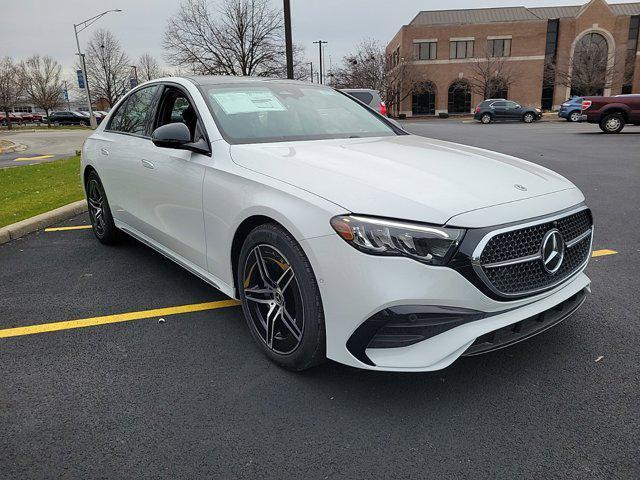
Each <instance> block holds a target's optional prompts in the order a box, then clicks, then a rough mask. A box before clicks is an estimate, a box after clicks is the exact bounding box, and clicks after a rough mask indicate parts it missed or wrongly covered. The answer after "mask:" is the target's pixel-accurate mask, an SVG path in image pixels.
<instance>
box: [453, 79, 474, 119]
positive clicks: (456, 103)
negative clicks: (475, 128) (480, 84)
mask: <svg viewBox="0 0 640 480" xmlns="http://www.w3.org/2000/svg"><path fill="white" fill-rule="evenodd" d="M470 112H471V86H470V85H469V82H468V81H466V80H464V79H462V78H461V79H459V80H455V81H454V82H453V83H452V84H451V85H449V113H470Z"/></svg>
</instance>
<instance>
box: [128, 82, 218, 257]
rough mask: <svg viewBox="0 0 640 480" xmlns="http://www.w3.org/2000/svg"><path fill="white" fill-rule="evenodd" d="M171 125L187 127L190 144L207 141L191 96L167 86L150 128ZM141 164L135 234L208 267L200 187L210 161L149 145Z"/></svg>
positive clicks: (192, 154)
mask: <svg viewBox="0 0 640 480" xmlns="http://www.w3.org/2000/svg"><path fill="white" fill-rule="evenodd" d="M175 122H181V123H184V124H186V125H187V127H189V131H190V132H191V136H192V139H191V140H192V141H196V140H198V139H199V138H201V137H205V138H206V135H205V130H204V125H203V123H202V121H201V119H200V115H199V113H198V111H197V109H196V108H195V106H194V103H193V101H192V99H191V97H190V95H189V94H188V93H187V92H186V91H185V90H184V89H182V87H180V86H178V85H174V84H171V85H165V86H164V87H163V91H162V94H161V97H160V100H159V103H158V108H157V113H156V115H155V118H154V119H153V122H152V125H151V130H153V129H155V128H158V127H160V126H162V125H166V124H169V123H175ZM140 161H141V162H142V163H141V164H140V167H141V170H140V172H141V173H140V176H139V177H138V179H139V180H138V181H137V186H136V189H137V191H138V192H139V195H140V197H141V205H140V207H141V208H140V213H139V216H140V218H139V220H140V223H139V224H140V227H139V230H140V231H141V232H142V233H143V234H145V235H146V236H148V237H150V238H151V239H153V240H155V241H156V242H158V243H160V244H161V245H163V246H164V247H166V248H167V249H169V250H171V251H172V252H173V253H175V254H177V255H179V256H180V257H182V258H184V259H186V260H188V261H190V262H192V263H193V264H195V265H197V266H198V267H200V268H203V269H206V268H207V260H206V244H205V233H204V217H203V211H202V185H203V180H204V173H205V168H206V167H207V165H209V164H210V161H211V157H209V156H206V155H202V154H200V153H195V152H191V151H188V150H177V149H173V148H163V147H157V146H155V145H154V144H153V143H152V142H147V143H146V144H145V145H144V148H143V149H142V151H141V156H140Z"/></svg>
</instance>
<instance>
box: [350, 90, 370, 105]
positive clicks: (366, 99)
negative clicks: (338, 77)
mask: <svg viewBox="0 0 640 480" xmlns="http://www.w3.org/2000/svg"><path fill="white" fill-rule="evenodd" d="M349 95H351V96H352V97H355V98H357V99H358V100H360V101H361V102H362V103H364V104H366V105H371V101H372V100H373V95H371V94H370V93H369V92H349Z"/></svg>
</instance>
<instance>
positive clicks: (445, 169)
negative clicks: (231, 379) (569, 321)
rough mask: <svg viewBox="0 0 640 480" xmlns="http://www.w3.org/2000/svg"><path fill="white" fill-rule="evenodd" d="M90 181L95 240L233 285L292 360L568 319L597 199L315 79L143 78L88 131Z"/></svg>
mask: <svg viewBox="0 0 640 480" xmlns="http://www.w3.org/2000/svg"><path fill="white" fill-rule="evenodd" d="M82 176H83V184H84V185H85V190H86V194H87V199H88V205H89V212H90V217H91V222H92V225H93V229H94V232H95V235H96V236H97V238H98V239H99V240H100V241H101V242H103V243H106V244H108V243H111V242H114V241H116V240H117V237H118V236H119V235H120V234H121V232H126V233H128V234H129V235H132V236H134V237H135V238H137V239H139V240H141V241H142V242H144V243H146V244H148V245H149V246H151V247H153V248H155V249H157V250H159V251H160V252H162V253H163V254H164V255H166V256H167V257H169V258H171V259H172V260H174V261H175V262H177V263H179V264H180V265H181V266H183V267H184V268H186V269H188V270H189V271H191V272H193V273H194V274H195V275H197V276H198V277H200V278H202V279H204V280H206V281H207V282H209V283H210V284H211V285H213V286H214V287H216V288H218V289H220V290H221V291H222V292H224V293H226V294H227V295H229V296H232V297H235V298H238V299H240V300H241V301H242V309H243V312H244V316H245V318H246V321H247V324H248V327H249V329H250V331H251V333H252V335H253V337H254V338H255V340H256V342H257V344H258V345H259V346H260V347H261V349H262V350H263V351H264V352H265V353H266V354H267V355H268V356H269V357H270V358H271V359H272V360H274V361H275V362H277V363H278V364H280V365H282V366H285V367H287V368H291V369H295V370H302V369H304V368H307V367H310V366H312V365H315V364H317V363H319V362H321V361H322V360H323V359H325V358H326V357H328V358H331V359H333V360H336V361H338V362H342V363H345V364H347V365H352V366H355V367H360V368H367V369H375V370H399V371H426V370H436V369H440V368H443V367H446V366H447V365H449V364H451V363H452V362H453V361H454V360H456V359H457V358H458V357H459V356H460V355H463V354H464V355H473V354H477V353H482V352H486V351H490V350H493V349H496V348H501V347H503V346H506V345H509V344H511V343H514V342H517V341H519V340H523V339H525V338H527V337H530V336H532V335H534V334H536V333H539V332H541V331H543V330H545V329H547V328H549V327H551V326H552V325H554V324H556V323H558V322H560V321H561V320H563V319H564V318H566V317H567V316H568V315H569V314H571V313H573V312H574V311H575V310H576V309H577V308H578V307H579V306H580V305H581V304H582V302H583V301H584V299H585V295H586V292H587V291H588V288H589V284H590V281H589V279H588V278H587V276H586V275H585V274H584V273H583V270H584V268H585V266H586V265H587V262H588V260H589V257H590V252H591V239H592V217H591V212H590V211H589V209H588V208H587V207H586V206H585V204H584V197H583V195H582V193H581V192H580V191H579V190H578V189H577V188H576V187H575V186H574V185H573V184H571V183H570V182H569V181H568V180H566V179H565V178H563V177H561V176H560V175H558V174H556V173H554V172H552V171H550V170H547V169H546V168H542V167H540V166H537V165H535V164H532V163H529V162H525V161H522V160H519V159H516V158H513V157H510V156H507V155H502V154H498V153H494V152H489V151H486V150H481V149H478V148H473V147H468V146H463V145H456V144H452V143H448V142H443V141H437V140H431V139H427V138H423V137H418V136H414V135H409V134H407V133H406V132H405V131H403V130H402V129H401V128H399V126H398V125H397V124H395V123H394V122H392V121H390V120H388V119H385V118H384V117H382V116H381V115H379V114H377V113H376V112H373V111H371V110H370V109H369V108H367V107H364V106H363V105H362V104H360V103H359V102H357V101H355V100H353V99H352V98H350V97H349V96H347V95H345V94H343V93H340V92H338V91H336V90H333V89H331V88H328V87H324V86H319V85H313V84H307V83H302V82H295V81H287V80H265V79H260V78H232V77H193V78H176V77H172V78H166V79H160V80H156V81H152V82H149V83H146V84H143V85H141V86H139V87H138V88H136V89H135V90H132V91H131V92H130V93H129V94H128V95H127V96H126V97H125V98H124V99H122V100H121V101H120V102H119V103H118V105H116V106H115V108H113V109H112V111H111V112H110V114H109V116H108V117H107V119H105V121H103V122H102V124H101V125H100V126H99V127H98V129H97V130H96V131H95V132H94V133H93V135H91V137H89V139H88V140H87V142H86V143H85V146H84V149H83V155H82ZM212 328H214V327H212Z"/></svg>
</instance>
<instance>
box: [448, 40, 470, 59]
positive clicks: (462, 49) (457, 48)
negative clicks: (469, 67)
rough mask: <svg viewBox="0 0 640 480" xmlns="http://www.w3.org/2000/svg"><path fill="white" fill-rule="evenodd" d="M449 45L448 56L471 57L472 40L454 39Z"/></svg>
mask: <svg viewBox="0 0 640 480" xmlns="http://www.w3.org/2000/svg"><path fill="white" fill-rule="evenodd" d="M449 45H450V46H449V58H472V57H473V40H455V41H452V42H449Z"/></svg>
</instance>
